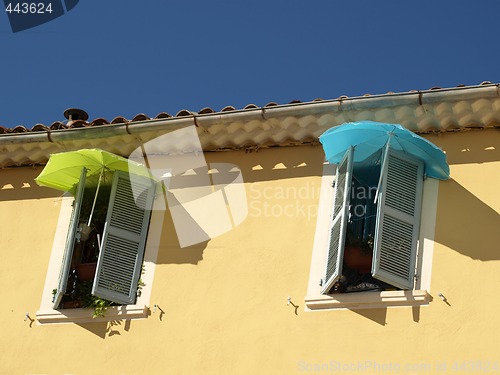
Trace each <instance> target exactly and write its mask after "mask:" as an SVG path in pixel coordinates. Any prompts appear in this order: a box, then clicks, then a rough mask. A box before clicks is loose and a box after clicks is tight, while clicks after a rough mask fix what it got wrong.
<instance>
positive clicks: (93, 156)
mask: <svg viewBox="0 0 500 375" xmlns="http://www.w3.org/2000/svg"><path fill="white" fill-rule="evenodd" d="M82 168H85V170H86V175H87V177H90V176H98V178H99V179H98V182H97V189H96V193H95V197H94V203H93V205H92V210H91V213H90V218H89V223H88V225H90V221H91V219H92V214H93V212H94V207H95V202H96V199H97V194H98V193H99V186H100V184H101V180H102V178H103V176H104V174H105V173H106V172H110V171H123V172H128V173H131V174H134V175H137V176H143V177H147V178H150V179H153V177H152V175H151V174H150V173H149V170H148V169H147V168H146V167H145V166H144V165H142V164H139V163H137V162H134V161H132V160H128V159H125V158H123V157H121V156H118V155H115V154H112V153H110V152H107V151H104V150H100V149H82V150H78V151H68V152H61V153H57V154H52V155H51V156H50V158H49V161H48V162H47V165H46V166H45V168H44V169H43V170H42V173H40V175H39V176H38V177H37V178H35V181H36V183H37V184H38V185H40V186H47V187H50V188H54V189H57V190H62V191H69V192H71V193H72V194H74V193H75V189H76V186H77V185H78V182H79V181H80V175H81V173H82Z"/></svg>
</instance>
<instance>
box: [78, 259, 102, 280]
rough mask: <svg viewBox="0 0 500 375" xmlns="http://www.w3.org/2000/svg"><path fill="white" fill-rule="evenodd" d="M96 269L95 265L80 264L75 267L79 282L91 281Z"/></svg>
mask: <svg viewBox="0 0 500 375" xmlns="http://www.w3.org/2000/svg"><path fill="white" fill-rule="evenodd" d="M96 268H97V263H95V262H94V263H81V264H79V265H78V266H76V275H77V276H78V279H79V280H81V281H92V280H94V276H95V270H96Z"/></svg>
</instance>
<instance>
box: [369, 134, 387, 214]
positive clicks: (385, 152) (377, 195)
mask: <svg viewBox="0 0 500 375" xmlns="http://www.w3.org/2000/svg"><path fill="white" fill-rule="evenodd" d="M390 136H391V135H390V133H389V139H388V140H387V143H386V144H385V150H384V160H383V161H382V166H381V168H380V177H379V179H378V185H377V192H376V193H375V201H374V202H373V203H375V204H376V203H377V200H378V197H379V195H380V188H381V187H382V177H383V176H384V169H385V164H386V163H387V157H388V156H389V145H390V144H391V138H390Z"/></svg>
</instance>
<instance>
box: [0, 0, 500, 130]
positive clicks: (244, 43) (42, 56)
mask: <svg viewBox="0 0 500 375" xmlns="http://www.w3.org/2000/svg"><path fill="white" fill-rule="evenodd" d="M2 8H3V4H2ZM498 14H500V2H499V1H482V0H480V1H477V2H472V1H449V0H443V1H420V2H409V1H395V0H389V1H356V0H353V1H344V2H340V1H332V0H318V1H316V0H313V1H296V0H287V1H284V0H277V1H260V0H253V1H245V2H244V1H239V0H233V1H212V2H209V1H189V0H184V1H181V0H167V1H165V0H142V1H132V0H120V1H115V0H105V1H95V0H80V2H79V3H78V5H77V6H76V7H75V8H74V9H72V10H71V11H70V12H68V13H67V14H65V15H64V16H61V17H59V18H57V19H55V20H53V21H51V22H48V23H45V24H43V25H40V26H38V27H36V28H33V29H29V30H26V31H22V32H18V33H12V31H11V29H10V26H9V22H8V18H7V15H6V13H5V12H1V13H0V47H1V50H0V51H1V52H0V68H1V78H0V98H1V101H0V125H3V126H5V127H14V126H16V125H19V124H22V125H25V126H26V127H28V128H31V127H33V126H34V125H35V124H37V123H43V124H45V125H50V124H51V123H52V122H54V121H57V120H64V117H63V111H64V110H65V109H66V108H69V107H77V108H82V109H84V110H86V111H87V112H88V113H89V115H90V119H94V118H98V117H104V118H106V119H108V120H109V121H111V120H112V119H113V118H114V117H116V116H124V117H126V118H132V117H133V116H134V115H136V114H138V113H145V114H146V115H148V116H150V117H154V116H156V115H157V114H158V113H160V112H163V111H165V112H168V113H170V114H172V115H175V114H176V113H177V112H178V111H180V110H181V109H188V110H192V111H198V110H200V109H202V108H204V107H212V108H213V109H215V110H220V109H222V108H223V107H224V106H226V105H232V106H235V107H237V108H242V107H244V106H245V105H246V104H248V103H254V104H257V105H259V106H261V105H265V104H266V103H268V102H270V101H275V102H278V103H280V104H284V103H288V102H290V101H291V100H294V99H298V100H302V101H309V100H313V99H315V98H318V97H321V98H324V99H332V98H337V97H339V96H340V95H348V96H359V95H363V94H365V93H372V94H381V93H386V92H389V91H393V92H400V91H408V90H419V89H428V88H430V87H433V86H440V87H453V86H456V85H458V84H466V85H475V84H479V83H481V82H482V81H485V80H489V81H492V82H494V83H498V82H500V69H499V67H498V66H499V65H498V64H499V63H498V61H499V57H500V42H499V37H498V26H497V22H496V21H495V20H496V17H497V16H498Z"/></svg>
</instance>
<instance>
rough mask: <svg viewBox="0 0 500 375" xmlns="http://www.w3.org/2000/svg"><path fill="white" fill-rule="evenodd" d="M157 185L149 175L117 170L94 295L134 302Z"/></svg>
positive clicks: (111, 299)
mask: <svg viewBox="0 0 500 375" xmlns="http://www.w3.org/2000/svg"><path fill="white" fill-rule="evenodd" d="M154 188H155V185H154V183H153V181H151V180H149V179H147V178H143V177H139V176H135V175H134V176H132V178H131V177H130V176H129V175H128V174H127V173H124V172H119V171H117V172H115V174H114V177H113V185H112V189H111V196H110V198H109V206H108V214H107V217H106V224H105V231H104V236H103V242H102V248H101V251H100V253H99V259H98V261H97V269H96V275H95V279H94V285H93V288H92V294H94V295H96V296H98V297H101V298H104V299H107V300H110V301H113V302H116V303H120V304H133V303H135V299H136V293H137V283H138V281H139V278H140V275H141V265H142V260H143V256H144V248H145V245H146V236H147V230H148V225H149V217H150V214H151V208H152V205H153V198H154ZM141 192H142V193H141ZM138 193H141V194H138ZM134 196H136V198H134Z"/></svg>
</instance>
